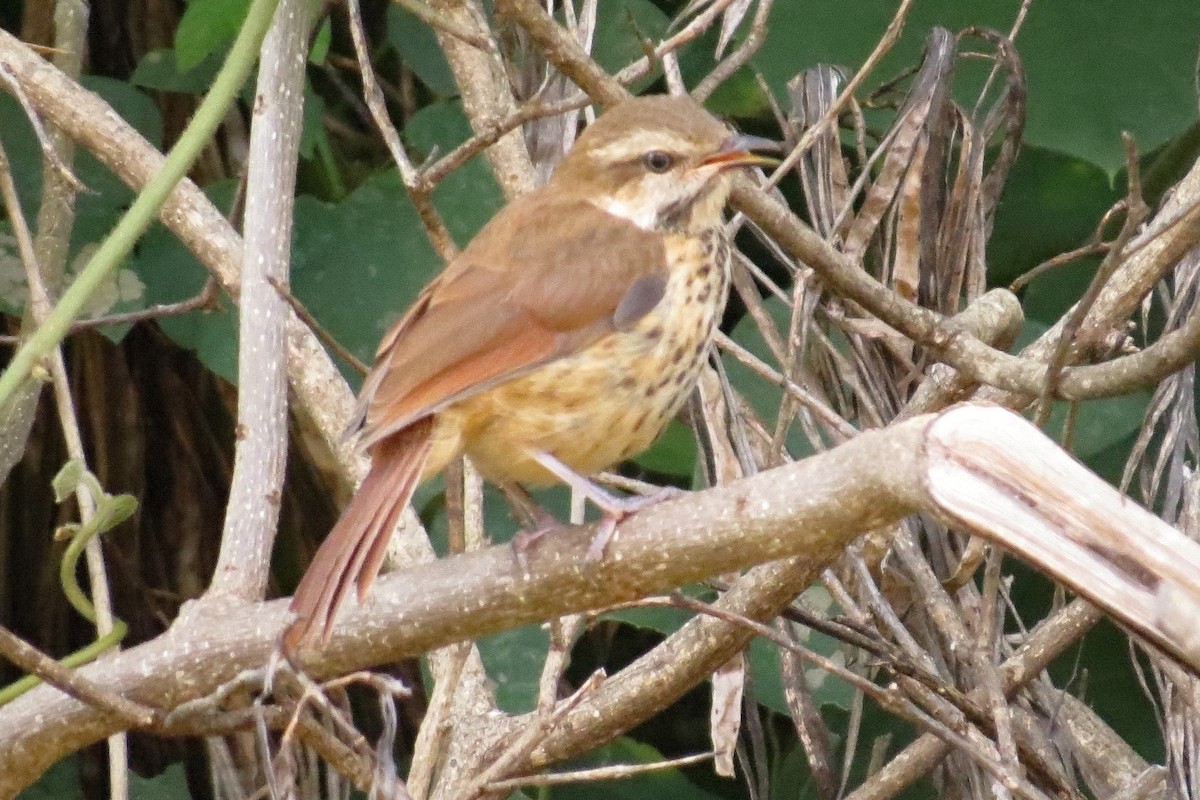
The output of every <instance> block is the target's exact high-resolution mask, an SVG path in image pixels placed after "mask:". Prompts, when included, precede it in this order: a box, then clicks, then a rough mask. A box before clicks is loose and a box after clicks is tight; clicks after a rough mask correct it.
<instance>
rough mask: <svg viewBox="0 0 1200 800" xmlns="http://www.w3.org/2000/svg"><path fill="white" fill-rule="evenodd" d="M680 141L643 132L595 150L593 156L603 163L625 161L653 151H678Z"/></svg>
mask: <svg viewBox="0 0 1200 800" xmlns="http://www.w3.org/2000/svg"><path fill="white" fill-rule="evenodd" d="M678 145H679V139H677V138H672V137H667V136H663V135H662V134H661V133H660V132H657V131H641V132H639V133H637V134H635V135H634V136H625V137H622V138H621V139H619V140H617V141H615V142H612V143H611V144H609V145H606V146H604V147H601V148H599V149H597V150H593V151H592V154H593V155H594V156H595V157H596V158H598V159H600V160H603V161H624V160H626V159H629V158H635V157H637V156H640V155H641V154H642V153H648V152H649V151H651V150H669V151H672V152H674V151H675V150H677V149H678Z"/></svg>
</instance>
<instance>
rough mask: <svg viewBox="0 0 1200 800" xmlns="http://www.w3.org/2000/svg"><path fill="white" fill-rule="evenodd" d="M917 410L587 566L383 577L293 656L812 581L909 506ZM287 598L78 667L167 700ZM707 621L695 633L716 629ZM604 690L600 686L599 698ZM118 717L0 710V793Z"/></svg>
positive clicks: (468, 634)
mask: <svg viewBox="0 0 1200 800" xmlns="http://www.w3.org/2000/svg"><path fill="white" fill-rule="evenodd" d="M929 421H930V417H920V418H917V419H914V420H912V421H910V422H907V423H905V424H903V425H899V426H896V427H894V428H890V429H887V430H882V431H876V432H871V433H865V434H863V435H861V436H859V437H857V438H855V439H854V440H852V441H850V442H848V443H846V444H845V445H842V446H841V447H839V448H837V449H836V450H832V451H830V452H828V453H826V454H823V455H822V456H819V457H816V458H813V459H809V460H808V461H804V462H800V463H797V464H793V465H789V466H788V467H785V468H782V469H779V470H774V471H772V472H769V473H763V474H761V475H758V476H756V477H755V478H753V479H750V480H746V481H741V482H739V483H734V484H729V485H726V486H721V487H717V488H714V489H711V490H709V491H706V492H702V493H698V494H694V495H690V496H688V497H685V498H681V499H679V500H675V501H670V502H664V503H662V504H660V505H657V506H654V507H652V508H649V509H647V510H645V511H644V512H642V513H640V514H638V515H637V516H636V517H634V518H632V519H630V520H629V521H628V522H627V523H625V524H623V525H622V526H621V527H620V533H619V536H618V537H617V539H616V540H614V541H613V542H612V544H611V545H610V547H609V551H608V553H607V555H606V557H605V559H604V561H603V562H602V563H600V564H599V565H596V566H595V567H594V568H588V567H587V561H586V553H587V549H588V546H589V545H590V543H591V539H592V535H593V531H592V530H591V529H590V528H586V527H575V528H564V529H563V531H562V532H561V533H558V532H556V533H555V535H553V536H549V537H546V538H545V539H544V540H543V541H542V542H540V543H539V544H538V546H537V547H536V548H534V550H533V552H531V553H530V554H529V555H528V562H529V565H528V567H529V571H528V572H523V571H522V569H521V567H520V566H519V565H518V564H517V563H516V559H515V558H513V555H512V550H511V548H509V547H508V546H496V547H491V548H488V549H486V550H482V551H477V552H473V553H466V554H462V555H457V556H451V557H449V558H446V559H443V560H441V561H436V562H434V563H431V564H426V565H422V566H420V567H416V568H409V569H404V570H399V571H396V572H392V573H389V574H387V575H385V576H383V577H382V578H380V580H379V582H378V583H377V584H376V586H375V589H374V590H373V593H372V598H371V600H370V602H368V603H367V604H365V605H363V606H359V607H355V608H353V609H351V610H350V611H349V613H346V614H344V615H343V617H342V618H341V619H340V620H339V621H338V624H337V626H336V628H335V630H334V638H333V640H332V641H331V642H330V643H329V645H328V647H327V648H326V649H325V650H324V651H323V652H322V653H311V652H306V653H303V654H301V655H302V666H303V668H304V669H305V671H306V672H308V673H309V674H311V675H312V676H314V677H317V678H320V677H323V676H328V675H334V674H344V673H346V672H350V671H352V670H354V669H359V668H362V667H364V666H367V665H373V664H380V663H384V662H388V661H395V660H398V659H400V658H404V657H407V656H413V655H417V654H420V653H424V652H427V651H429V650H431V649H434V648H438V647H442V646H444V645H447V644H449V643H451V642H455V641H461V640H465V639H473V638H477V637H479V636H482V635H485V634H487V633H491V632H495V631H498V630H503V629H508V628H512V627H515V626H517V625H520V624H524V623H528V622H535V621H540V620H544V619H548V618H552V617H557V616H561V615H563V614H568V613H573V612H579V611H584V610H587V609H595V608H600V607H604V606H606V605H611V604H612V603H616V602H624V601H627V600H632V599H634V598H637V597H641V596H644V595H646V594H651V593H654V592H659V591H663V590H666V589H668V588H672V587H675V586H678V585H681V584H684V583H688V582H691V581H695V580H698V579H701V578H703V577H706V576H709V575H714V574H718V573H722V572H727V571H729V570H730V569H735V568H738V567H745V566H750V565H752V564H754V563H761V562H764V561H768V560H771V559H777V558H782V557H786V556H793V557H794V559H793V560H790V561H788V562H786V565H785V566H784V567H778V566H771V567H766V568H764V569H765V570H767V571H768V572H771V571H774V572H778V571H779V570H780V569H783V570H785V571H789V572H792V573H794V574H803V575H807V576H808V577H809V578H811V577H812V576H815V575H816V574H817V572H818V571H819V570H820V569H821V568H822V567H823V566H825V565H826V564H828V563H829V562H830V561H831V560H832V559H833V558H834V557H835V556H836V555H837V554H838V553H839V552H840V551H841V549H842V548H843V547H844V546H845V544H846V543H847V542H849V541H850V540H851V539H853V538H854V537H855V536H856V535H857V533H858V532H859V531H861V530H864V529H867V528H871V527H874V526H877V525H881V524H884V523H886V522H888V521H890V520H894V519H897V518H899V517H902V516H904V515H906V514H909V513H911V512H912V511H914V510H915V509H917V508H918V506H919V493H920V486H919V483H918V481H917V480H916V479H915V476H916V475H917V474H918V473H919V470H918V460H919V457H920V441H921V437H922V435H923V432H924V429H925V426H926V425H928V424H929ZM881 454H882V455H883V457H881ZM801 532H802V535H801ZM732 594H733V595H734V596H737V593H736V592H734V593H732ZM790 599H791V597H790V596H787V597H775V598H774V602H775V603H777V604H779V605H782V604H784V603H786V602H788V601H789V600H790ZM765 602H769V601H763V600H755V601H752V602H751V603H750V604H749V608H748V610H749V611H754V610H755V609H758V610H759V611H760V613H764V612H765V611H767V610H768V609H766V608H763V607H762V606H763V605H764V604H765ZM286 607H287V601H286V600H277V601H272V602H269V603H260V604H248V605H243V606H240V607H238V608H232V609H224V608H222V609H213V608H206V609H204V610H203V613H196V611H197V608H196V606H195V605H194V604H193V605H192V606H190V607H188V608H185V609H184V612H183V613H182V614H181V616H180V619H179V621H177V622H176V624H175V625H174V626H173V627H172V628H171V630H170V631H168V632H167V633H166V634H164V635H162V636H160V637H158V638H157V639H155V640H153V641H151V642H148V643H146V644H144V645H141V646H139V647H136V648H133V649H131V650H128V651H125V652H123V653H119V654H116V655H114V656H113V657H110V658H106V659H103V660H101V661H99V662H97V663H95V664H93V665H90V666H89V667H86V668H84V669H83V670H81V674H82V675H83V676H84V677H90V678H92V679H96V680H102V681H103V683H104V685H105V687H106V688H108V689H109V690H110V691H112V692H114V693H116V694H119V695H121V696H124V697H126V698H128V699H130V700H133V701H135V702H140V703H144V704H147V705H152V706H155V707H158V708H161V709H171V708H174V707H176V706H178V705H179V704H181V703H184V702H187V701H189V700H195V699H197V698H199V697H203V696H205V695H206V694H208V693H210V692H212V691H213V690H214V689H216V688H217V687H219V686H221V685H222V684H224V683H227V682H228V681H230V680H231V679H233V678H234V677H235V676H236V675H238V674H239V673H240V672H241V671H243V670H245V669H249V668H258V667H261V666H262V665H263V664H265V663H267V661H268V659H269V658H270V656H271V654H272V651H273V648H274V646H275V641H276V638H277V637H278V635H279V633H280V631H281V630H282V629H283V626H284V624H285V623H286V621H287V618H288V612H287V608H286ZM706 620H707V621H706V622H704V623H703V624H702V625H701V626H700V627H701V628H702V630H703V631H705V632H709V633H710V634H711V633H712V632H714V631H717V630H725V629H726V626H725V625H724V624H719V625H717V626H716V627H713V625H712V623H713V622H714V621H713V620H711V618H706ZM742 643H743V644H744V640H743V642H742ZM734 646H735V647H736V646H737V645H736V644H735V645H734ZM677 655H678V654H677ZM726 657H728V656H726ZM676 660H677V661H679V662H680V663H684V662H685V661H686V659H676ZM678 666H679V665H678V664H676V665H673V668H678ZM652 677H654V678H655V679H659V676H657V675H655V676H652ZM698 679H699V678H697V680H698ZM615 683H617V682H616V681H610V682H609V684H606V686H607V685H611V684H615ZM694 683H695V680H693V681H691V683H689V684H687V686H686V687H683V688H682V689H680V690H678V693H682V691H685V690H686V688H687V687H690V686H691V685H694ZM606 695H607V692H606V691H605V689H604V688H602V689H601V691H600V693H599V695H598V696H606ZM658 702H659V701H658V699H657V698H656V700H655V703H654V704H651V703H646V704H645V705H646V706H650V705H657V704H658ZM571 717H572V718H577V715H575V714H572V715H571ZM122 725H123V723H122V721H121V719H120V718H119V717H117V716H116V715H114V714H112V713H109V712H105V711H101V710H99V709H96V708H92V707H89V706H87V705H84V704H83V703H80V702H79V701H78V700H75V699H73V698H70V697H68V696H66V695H64V694H62V693H61V692H59V691H58V690H55V689H51V688H49V687H42V688H39V689H35V690H34V691H32V692H30V693H29V694H27V695H25V696H24V697H22V698H20V699H18V700H17V701H15V702H13V703H12V704H10V705H9V706H7V707H5V708H3V709H0V796H11V795H12V794H15V793H16V792H17V791H19V790H20V788H22V787H24V786H26V785H28V784H29V783H30V782H32V781H33V780H34V779H36V777H37V776H38V775H39V774H40V773H41V772H42V771H43V770H45V769H46V768H47V767H48V766H49V765H50V764H52V763H54V761H56V760H58V759H59V758H61V757H62V756H63V755H64V754H66V753H69V752H72V751H75V750H78V749H79V748H81V747H84V746H86V745H88V744H90V743H91V742H94V741H96V740H98V739H100V738H103V737H104V736H106V735H108V734H109V733H111V732H113V731H114V730H119V729H120V728H121V727H122Z"/></svg>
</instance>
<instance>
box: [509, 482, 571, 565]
mask: <svg viewBox="0 0 1200 800" xmlns="http://www.w3.org/2000/svg"><path fill="white" fill-rule="evenodd" d="M496 485H497V486H498V487H499V489H500V491H501V493H503V494H504V499H505V500H507V501H508V505H509V507H510V508H512V510H513V513H515V514H516V515H517V516H518V517H519V518H520V520H521V530H519V531H517V533H516V535H514V536H513V538H512V549H513V555H514V556H516V559H517V565H518V566H520V567H521V571H522V572H524V573H528V572H529V560H528V559H527V558H526V556H527V554H528V553H529V550H530V548H532V547H533V546H534V545H535V544H537V543H538V542H539V541H541V538H542V537H543V536H545V535H546V534H547V533H548V532H550V531H551V530H553V529H554V528H557V527H558V526H559V525H560V524H561V523H559V521H558V520H557V519H555V518H554V515H553V514H551V513H550V512H549V511H547V510H546V509H544V508H542V507H541V506H540V505H538V502H537V501H536V500H534V499H533V496H532V495H530V494H529V492H527V491H525V488H524V487H523V486H521V485H519V484H516V483H512V482H510V481H504V482H503V483H498V484H496Z"/></svg>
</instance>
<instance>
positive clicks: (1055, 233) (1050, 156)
mask: <svg viewBox="0 0 1200 800" xmlns="http://www.w3.org/2000/svg"><path fill="white" fill-rule="evenodd" d="M1120 194H1121V192H1120V191H1119V190H1118V189H1115V188H1113V186H1112V185H1111V183H1110V181H1109V179H1108V176H1107V175H1105V173H1104V170H1102V169H1100V167H1097V166H1096V165H1095V164H1091V163H1089V162H1087V161H1083V160H1081V159H1078V158H1072V157H1071V156H1068V155H1063V154H1062V153H1056V152H1054V151H1051V150H1046V149H1044V148H1039V147H1025V148H1023V149H1022V150H1021V156H1020V158H1018V159H1017V162H1016V164H1015V165H1013V170H1012V172H1011V173H1010V174H1009V179H1008V184H1007V186H1006V187H1005V190H1004V194H1003V195H1002V196H1001V198H1000V203H999V205H998V206H997V208H996V224H995V228H994V231H993V234H992V238H991V241H990V242H989V243H988V266H989V280H990V281H991V282H992V283H993V284H999V285H1006V284H1009V283H1011V282H1012V281H1013V280H1014V279H1015V278H1016V277H1017V276H1018V275H1020V274H1021V273H1023V272H1025V271H1026V270H1028V269H1031V268H1032V267H1035V266H1037V265H1038V264H1040V263H1041V262H1043V261H1045V260H1046V259H1048V258H1051V257H1053V256H1056V255H1058V254H1059V253H1062V252H1065V251H1067V250H1071V249H1073V248H1075V247H1078V246H1079V245H1081V244H1083V243H1084V242H1085V241H1087V239H1088V237H1090V236H1091V235H1092V233H1093V232H1094V231H1095V229H1096V224H1097V222H1098V221H1099V220H1100V218H1101V217H1103V216H1104V212H1105V211H1106V210H1107V209H1108V208H1109V206H1111V205H1112V204H1113V203H1114V202H1115V201H1116V200H1117V199H1118V197H1119V196H1120ZM1092 263H1093V264H1095V261H1093V262H1092ZM1062 274H1064V273H1063V271H1062V270H1056V271H1054V272H1052V273H1048V274H1047V276H1046V277H1045V278H1041V279H1038V280H1035V281H1034V282H1033V284H1031V286H1030V289H1029V290H1028V293H1034V294H1036V293H1037V292H1038V291H1040V290H1041V289H1042V288H1046V287H1054V288H1055V289H1058V283H1059V276H1060V275H1062ZM1062 290H1063V291H1065V292H1066V293H1068V294H1070V298H1069V299H1066V301H1065V302H1066V305H1064V304H1063V303H1061V302H1060V303H1055V304H1054V308H1053V309H1049V310H1048V311H1049V313H1050V314H1052V316H1053V319H1057V317H1058V315H1059V314H1060V313H1061V312H1062V310H1064V309H1065V308H1066V307H1067V305H1069V304H1070V303H1073V302H1074V301H1075V299H1077V298H1078V297H1079V294H1078V288H1077V287H1076V286H1074V285H1072V286H1070V287H1062ZM1026 314H1027V315H1030V314H1033V315H1037V312H1036V311H1034V310H1031V309H1029V308H1028V307H1027V308H1026ZM1039 318H1041V319H1050V318H1049V317H1047V316H1041V317H1039Z"/></svg>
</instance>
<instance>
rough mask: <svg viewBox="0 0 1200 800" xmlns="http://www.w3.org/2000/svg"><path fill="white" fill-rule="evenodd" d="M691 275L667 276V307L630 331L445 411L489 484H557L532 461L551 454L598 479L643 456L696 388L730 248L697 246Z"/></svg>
mask: <svg viewBox="0 0 1200 800" xmlns="http://www.w3.org/2000/svg"><path fill="white" fill-rule="evenodd" d="M694 246H695V247H696V248H697V252H696V253H694V254H689V255H691V256H699V255H700V254H703V255H704V256H705V257H704V258H703V259H700V258H699V257H693V258H691V259H690V260H691V261H692V262H694V266H691V267H690V268H687V269H680V268H678V265H676V266H675V268H673V269H672V270H671V272H670V274H669V277H668V281H667V286H666V289H665V291H664V295H663V299H662V300H661V301H660V302H659V303H658V305H656V306H655V308H654V309H653V310H652V311H651V312H650V313H649V314H647V315H646V316H645V317H643V318H642V319H641V320H639V321H638V322H637V323H636V324H635V325H634V326H633V327H632V328H630V329H629V330H626V331H613V332H610V333H607V334H605V335H603V336H602V337H601V338H600V339H598V340H596V341H595V342H593V343H592V344H591V345H589V346H588V347H586V348H584V349H583V350H581V351H580V352H578V353H575V354H573V355H571V356H568V357H565V358H562V359H559V360H557V361H554V362H551V363H550V364H547V365H546V366H544V367H541V368H539V369H537V370H535V371H534V372H531V373H530V374H528V375H524V376H522V377H520V378H515V379H513V380H511V381H508V382H506V383H503V384H500V385H499V386H496V387H495V388H492V389H490V390H488V391H485V392H481V393H480V394H478V395H475V396H474V397H470V398H466V399H464V400H462V401H460V402H458V403H456V404H454V405H453V406H451V407H450V408H448V409H446V410H445V411H443V412H442V415H443V416H444V417H450V419H447V420H445V421H446V422H448V423H450V425H451V427H453V428H455V429H457V430H461V431H462V440H461V441H462V446H463V449H464V451H465V452H466V453H467V455H469V456H470V457H471V459H472V461H473V462H474V463H475V464H476V466H477V467H478V468H479V470H480V471H481V472H482V473H483V474H484V475H485V476H487V477H488V478H490V479H492V480H494V481H495V480H508V481H518V482H520V483H526V484H532V485H539V484H549V483H554V482H555V478H554V477H553V476H551V475H550V473H548V472H547V471H546V470H545V469H544V468H543V467H541V466H540V465H539V464H538V463H537V462H536V461H535V460H534V459H533V457H532V454H533V453H535V452H539V451H540V452H544V453H549V454H550V455H552V456H554V457H555V458H557V459H558V460H559V461H562V462H563V463H565V464H566V465H568V466H569V467H571V468H572V469H574V470H575V471H576V472H579V473H582V474H584V475H588V474H592V473H595V472H599V471H600V470H603V469H607V468H608V467H611V466H613V465H614V464H617V463H619V462H621V461H623V460H625V459H626V458H629V457H631V456H633V455H636V454H638V453H640V452H642V451H644V450H645V449H646V448H648V447H649V446H650V445H651V444H652V443H653V442H654V439H655V438H656V437H657V436H658V434H659V433H660V432H661V431H662V429H663V427H664V426H665V425H666V423H667V422H668V421H669V420H670V419H671V417H672V416H674V415H675V413H676V412H677V411H678V410H679V409H680V407H681V406H682V405H683V404H684V402H685V401H686V400H687V398H688V395H689V394H691V391H692V387H693V386H695V383H696V378H697V376H698V375H699V372H700V368H701V367H702V366H703V364H704V361H705V359H706V358H707V356H708V352H709V348H710V345H711V341H712V336H713V331H714V330H715V328H716V325H717V323H718V322H719V319H720V315H721V311H722V310H723V308H724V305H725V295H726V289H727V285H728V248H727V246H726V244H725V242H724V239H723V237H722V236H721V235H720V234H719V233H715V232H714V233H713V235H712V237H711V238H709V237H705V238H702V239H698V240H696V242H695V243H694Z"/></svg>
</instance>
